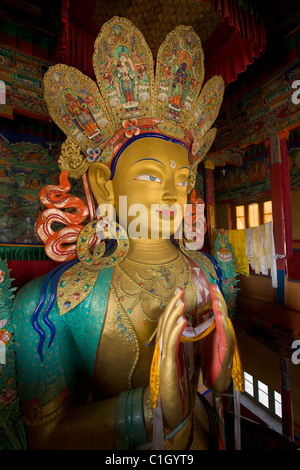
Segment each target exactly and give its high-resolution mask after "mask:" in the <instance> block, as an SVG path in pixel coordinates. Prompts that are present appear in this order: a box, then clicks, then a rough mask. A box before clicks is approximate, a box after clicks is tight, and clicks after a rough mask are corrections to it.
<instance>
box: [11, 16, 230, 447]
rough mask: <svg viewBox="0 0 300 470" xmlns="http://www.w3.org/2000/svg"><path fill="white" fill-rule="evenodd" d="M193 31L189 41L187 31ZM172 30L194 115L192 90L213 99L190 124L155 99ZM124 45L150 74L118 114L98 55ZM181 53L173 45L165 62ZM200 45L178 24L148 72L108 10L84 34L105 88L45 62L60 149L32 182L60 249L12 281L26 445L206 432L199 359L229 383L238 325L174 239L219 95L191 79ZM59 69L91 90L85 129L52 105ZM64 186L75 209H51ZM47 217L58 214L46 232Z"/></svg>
mask: <svg viewBox="0 0 300 470" xmlns="http://www.w3.org/2000/svg"><path fill="white" fill-rule="evenodd" d="M191 34H193V35H194V38H195V41H192V42H191V41H187V40H186V42H185V37H187V35H188V37H190V35H191ZM108 37H110V38H112V37H114V40H111V41H109V42H108V41H107V38H108ZM178 38H180V41H179V40H178ZM133 39H134V40H133ZM174 41H175V42H176V44H181V46H180V47H181V48H183V49H184V48H186V52H187V53H188V54H189V55H190V56H191V57H192V58H193V59H195V58H197V59H198V60H191V63H193V64H196V65H195V67H196V66H197V67H200V69H199V70H198V72H199V73H198V76H199V83H198V85H197V86H198V92H197V90H196V88H197V86H196V85H195V87H194V88H193V90H190V92H189V93H190V94H188V96H187V98H186V99H188V100H189V102H190V103H192V104H193V110H194V112H196V111H197V113H198V115H199V112H200V111H201V112H202V113H205V112H206V109H204V105H203V103H204V101H205V102H207V100H208V97H210V100H209V104H208V108H209V110H210V111H209V112H210V113H211V114H209V116H208V118H207V125H206V127H205V125H204V127H202V128H201V129H197V128H195V127H193V126H194V124H193V119H192V115H190V113H188V111H187V109H186V108H182V109H181V114H182V120H179V122H175V123H174V122H172V121H171V118H170V115H169V114H168V113H169V108H168V101H164V99H163V96H161V98H159V96H160V94H161V95H163V92H164V90H163V89H162V88H160V84H161V83H165V80H166V77H163V70H165V66H164V63H163V61H162V59H163V60H167V59H168V58H167V57H166V52H165V51H172V52H170V54H175V52H174V48H172V47H170V44H171V43H173V42H174ZM104 43H105V47H104V46H103V44H104ZM133 44H134V47H135V50H134V51H132V50H131V49H130V48H131V47H133V46H132V45H133ZM120 46H124V48H125V47H126V48H128V49H129V50H130V52H134V54H132V57H135V60H136V63H135V64H134V65H135V67H136V70H138V68H139V67H143V70H146V72H147V73H146V74H145V76H147V77H149V82H148V84H146V85H145V77H143V81H142V83H143V86H142V87H139V82H137V83H136V89H137V90H139V96H138V107H137V109H136V110H135V113H136V114H135V115H134V116H132V117H131V115H130V116H127V115H124V113H125V111H124V108H123V106H122V103H121V102H118V99H117V96H118V94H117V92H116V93H115V94H114V93H113V92H112V91H111V90H112V87H110V90H109V95H107V94H106V88H105V80H106V76H107V74H108V73H110V70H109V67H111V68H113V67H114V64H113V60H111V62H110V60H109V57H110V58H111V59H113V57H114V56H115V50H114V48H116V47H120ZM179 49H180V48H179ZM104 50H105V54H106V56H105V54H104V52H103V51H104ZM142 52H143V54H142ZM180 52H181V51H180V50H179V51H177V53H178V57H179V54H180ZM103 54H104V55H103ZM178 57H176V55H173V56H172V57H171V58H172V60H173V62H174V64H175V61H176V60H178ZM201 57H202V50H201V44H200V41H199V38H198V37H197V36H196V35H195V33H194V32H193V31H191V28H185V27H178V28H177V29H176V30H175V32H173V33H171V34H170V35H169V36H168V37H167V39H166V44H165V45H164V47H163V48H162V49H161V55H159V57H158V61H157V70H156V77H157V78H156V82H155V83H154V76H153V69H152V67H153V61H152V57H151V53H150V50H149V48H148V46H147V45H146V43H145V41H144V38H143V37H142V35H141V33H140V32H139V31H138V30H137V29H136V28H135V27H134V26H133V25H132V24H131V23H130V22H129V21H128V20H126V19H124V18H113V19H112V20H110V21H109V22H108V23H106V24H105V25H104V26H103V28H102V30H101V32H100V34H99V37H98V39H97V41H96V46H95V56H94V64H95V68H96V75H97V80H98V83H99V88H100V91H101V93H100V92H99V90H98V89H97V88H96V85H95V84H94V83H93V82H92V81H91V80H90V79H88V78H87V77H84V76H83V75H82V74H81V73H80V72H78V71H76V70H75V69H73V68H69V67H67V66H59V65H58V66H55V67H52V68H50V69H49V71H48V72H47V75H46V78H45V89H46V94H45V98H46V101H47V104H48V107H49V112H50V114H51V116H52V117H53V119H54V120H55V121H56V122H57V124H58V125H60V127H61V128H62V129H63V130H64V131H65V132H66V134H67V136H68V139H67V144H66V146H65V147H64V149H65V153H63V152H62V155H61V159H60V165H61V169H62V170H63V172H62V179H61V184H60V186H58V187H55V186H53V185H52V186H49V187H48V188H46V190H45V192H42V193H41V197H43V198H46V199H47V198H48V203H47V204H48V206H47V207H48V209H47V210H46V211H45V213H44V215H43V216H41V218H40V219H39V221H38V224H37V231H38V233H40V234H42V235H40V236H42V237H44V238H43V239H44V241H45V249H46V252H47V254H48V255H49V256H51V257H52V258H53V259H56V260H62V261H64V262H63V263H62V264H61V265H59V266H58V268H56V269H55V270H54V271H52V272H51V273H49V275H48V276H46V277H44V278H38V279H35V280H33V281H31V282H30V283H29V284H27V285H26V286H24V287H23V288H22V289H21V290H20V291H19V293H18V295H17V298H16V302H15V309H14V311H15V317H14V323H15V324H16V326H17V328H16V341H17V343H18V345H19V346H18V350H17V368H18V381H19V392H20V397H21V400H22V405H23V411H24V420H25V423H26V428H27V435H28V445H29V448H32V449H122V450H124V449H125V450H126V449H170V450H181V449H208V448H210V447H211V445H212V438H213V437H214V436H212V434H211V430H210V424H209V423H210V414H209V412H208V408H207V406H205V403H204V401H203V399H202V400H201V397H199V395H198V394H197V385H198V381H199V371H200V368H201V370H202V374H203V378H204V381H205V383H206V385H207V386H208V387H209V388H211V389H212V390H213V391H215V392H217V393H222V392H224V391H226V390H227V389H228V386H229V385H230V382H231V376H232V364H233V362H234V359H235V356H234V354H235V341H234V332H233V329H232V326H231V323H230V320H229V319H228V317H227V309H226V304H225V301H224V299H223V296H222V294H221V291H220V289H219V287H218V285H217V283H218V277H217V275H216V271H215V269H214V265H213V263H212V262H211V260H210V258H207V256H205V255H204V254H202V253H199V252H198V251H196V250H192V249H190V250H188V249H187V248H186V245H185V244H184V240H183V238H179V239H177V242H176V239H175V238H174V236H175V234H177V233H178V231H180V227H181V226H182V221H183V218H184V213H185V205H186V204H187V198H188V194H189V192H190V191H191V189H192V187H193V183H194V179H195V172H196V171H197V165H198V163H199V161H201V160H203V158H204V157H205V155H206V153H207V151H208V149H209V147H210V145H211V143H212V141H213V138H214V136H215V131H214V130H209V128H210V126H211V125H212V122H213V121H214V119H215V117H216V115H217V112H218V109H219V107H220V103H221V100H222V92H223V82H222V80H221V78H220V77H217V78H216V77H214V79H212V81H210V82H207V84H206V85H205V87H204V88H205V89H204V95H205V100H204V98H203V95H202V94H201V93H200V89H201V84H202V79H201V76H203V70H202V69H203V63H202V65H201V60H200V59H201ZM199 64H200V65H199ZM193 72H194V76H197V73H196V72H197V70H195V71H193ZM201 74H202V75H201ZM151 77H152V78H151ZM64 83H67V84H68V87H72V86H73V87H74V89H76V93H77V95H78V96H80V94H82V95H85V94H87V93H88V94H89V102H90V103H93V106H91V109H93V112H94V119H95V122H96V123H97V126H99V128H101V136H100V137H99V135H98V136H95V140H94V141H92V142H91V139H89V140H87V138H86V136H85V135H84V133H78V132H79V131H78V128H76V126H74V127H72V126H71V125H70V127H68V128H66V127H65V126H66V124H65V123H66V121H65V119H63V117H62V116H61V115H60V114H59V113H60V111H59V110H60V108H61V107H60V103H59V96H60V95H61V93H60V91H61V89H62V87H63V86H64ZM199 93H200V94H199ZM198 95H199V96H198ZM155 103H156V104H155ZM202 108H203V109H202ZM108 110H110V112H108ZM118 119H119V120H120V119H121V121H120V123H119V124H118ZM201 122H203V120H202V121H201ZM185 123H190V127H189V128H187V127H185ZM101 139H102V140H101ZM68 145H69V147H72V146H73V147H72V149H73V150H72V151H71V156H70V152H69V154H68V152H67V150H66V148H68ZM78 147H79V149H80V155H81V160H80V158H79V157H78V152H77V153H76V152H75V150H74V149H76V148H77V149H78ZM194 149H197V152H195V150H194ZM199 149H200V150H199ZM72 152H75V153H76V155H73V153H72ZM72 156H74V159H75V160H73V163H74V161H76V165H75V166H76V168H75V169H74V164H73V165H72ZM99 156H100V158H99ZM76 171H77V173H76ZM67 175H69V176H70V177H78V176H79V177H81V178H82V181H83V185H84V189H85V191H86V204H85V203H82V205H79V203H78V198H75V202H74V201H73V199H74V198H73V199H72V197H71V196H70V197H69V196H67V194H66V193H67V192H68V191H69V187H68V188H67V189H66V191H65V193H64V191H63V188H64V184H63V183H64V182H65V181H66V178H67ZM65 187H66V185H65ZM66 200H68V201H71V202H72V201H73V202H72V204H73V208H75V213H74V211H73V212H72V211H70V210H69V211H65V212H63V210H62V207H63V204H64V202H65V201H66ZM65 207H68V206H65ZM69 207H70V206H69ZM95 207H98V208H99V211H95ZM111 208H112V209H113V211H111ZM112 212H113V214H112ZM137 214H138V215H137ZM88 215H89V216H90V221H87V216H88ZM97 215H98V217H97ZM153 218H154V220H155V223H153ZM53 220H57V221H58V220H60V221H65V220H68V221H69V223H68V224H66V227H65V228H64V229H61V230H60V232H59V234H57V233H54V232H53V231H52V228H51V223H52V221H53ZM154 232H155V233H154ZM173 238H174V239H173ZM72 243H73V245H72ZM72 250H73V251H72Z"/></svg>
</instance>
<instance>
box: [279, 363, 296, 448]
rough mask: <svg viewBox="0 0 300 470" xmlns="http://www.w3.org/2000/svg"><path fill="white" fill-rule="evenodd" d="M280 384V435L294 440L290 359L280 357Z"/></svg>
mask: <svg viewBox="0 0 300 470" xmlns="http://www.w3.org/2000/svg"><path fill="white" fill-rule="evenodd" d="M279 365H280V384H281V407H282V434H283V435H284V436H287V437H288V438H290V439H291V440H294V420H293V403H292V392H291V376H290V359H289V358H287V357H281V358H280V359H279Z"/></svg>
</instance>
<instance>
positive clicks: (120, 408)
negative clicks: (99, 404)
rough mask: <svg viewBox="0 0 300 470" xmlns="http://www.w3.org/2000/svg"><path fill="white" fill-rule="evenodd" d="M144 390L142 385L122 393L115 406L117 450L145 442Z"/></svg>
mask: <svg viewBox="0 0 300 470" xmlns="http://www.w3.org/2000/svg"><path fill="white" fill-rule="evenodd" d="M143 391H144V388H143V387H140V388H137V389H134V390H126V391H125V392H122V393H120V395H119V397H118V400H117V403H116V408H115V440H116V449H117V450H133V449H136V448H137V447H139V446H141V445H143V444H145V442H146V431H145V425H144V414H143Z"/></svg>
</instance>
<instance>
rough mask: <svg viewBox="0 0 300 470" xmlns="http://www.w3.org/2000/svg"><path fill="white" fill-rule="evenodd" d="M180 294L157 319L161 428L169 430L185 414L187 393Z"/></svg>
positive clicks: (184, 324) (183, 305) (188, 392)
mask: <svg viewBox="0 0 300 470" xmlns="http://www.w3.org/2000/svg"><path fill="white" fill-rule="evenodd" d="M182 296H183V292H182V291H181V290H179V291H178V293H176V294H175V296H174V297H172V299H171V300H170V301H169V303H168V305H167V306H166V308H165V310H164V312H163V314H162V315H161V317H160V320H159V323H158V330H157V335H156V338H157V341H158V340H159V339H160V338H161V348H162V356H161V364H160V398H161V403H162V411H163V417H164V426H165V427H166V428H167V429H173V428H175V427H176V426H178V425H179V424H180V423H181V422H182V420H183V419H184V418H185V417H186V415H187V414H188V412H189V404H190V390H189V385H188V381H186V380H184V378H186V377H185V376H184V367H183V360H182V355H181V351H180V349H181V347H180V337H181V334H182V332H183V330H184V328H185V326H186V323H187V320H186V319H185V318H184V317H183V312H184V310H185V302H184V300H183V299H182V298H181V297H182Z"/></svg>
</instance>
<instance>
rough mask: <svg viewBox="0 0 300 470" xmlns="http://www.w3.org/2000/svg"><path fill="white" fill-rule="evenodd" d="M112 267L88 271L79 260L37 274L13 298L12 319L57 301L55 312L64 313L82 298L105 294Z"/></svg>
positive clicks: (82, 302)
mask: <svg viewBox="0 0 300 470" xmlns="http://www.w3.org/2000/svg"><path fill="white" fill-rule="evenodd" d="M112 273H113V267H107V268H103V269H98V270H97V271H96V270H94V271H91V270H88V269H86V268H85V267H83V266H82V263H80V262H77V260H76V261H74V262H73V263H63V264H62V265H59V266H58V267H57V268H55V269H53V270H52V271H50V272H49V273H48V274H46V275H43V276H39V277H37V278H35V279H33V280H31V281H29V282H28V283H27V284H25V285H24V286H22V287H21V288H20V289H19V290H18V291H17V293H16V296H15V300H14V314H15V317H16V318H19V317H20V318H24V316H27V315H28V316H31V315H32V314H33V312H34V311H35V310H36V309H37V308H38V307H39V305H40V306H41V308H42V307H45V306H46V305H48V308H49V306H51V309H52V308H53V306H54V305H55V304H56V303H57V306H58V312H57V313H59V314H64V313H66V312H68V311H70V310H72V309H73V308H75V307H76V306H78V305H79V304H84V301H85V300H86V299H87V298H89V299H92V298H93V297H94V292H96V294H95V295H96V297H99V296H107V295H108V292H109V288H110V284H111V279H112Z"/></svg>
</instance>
